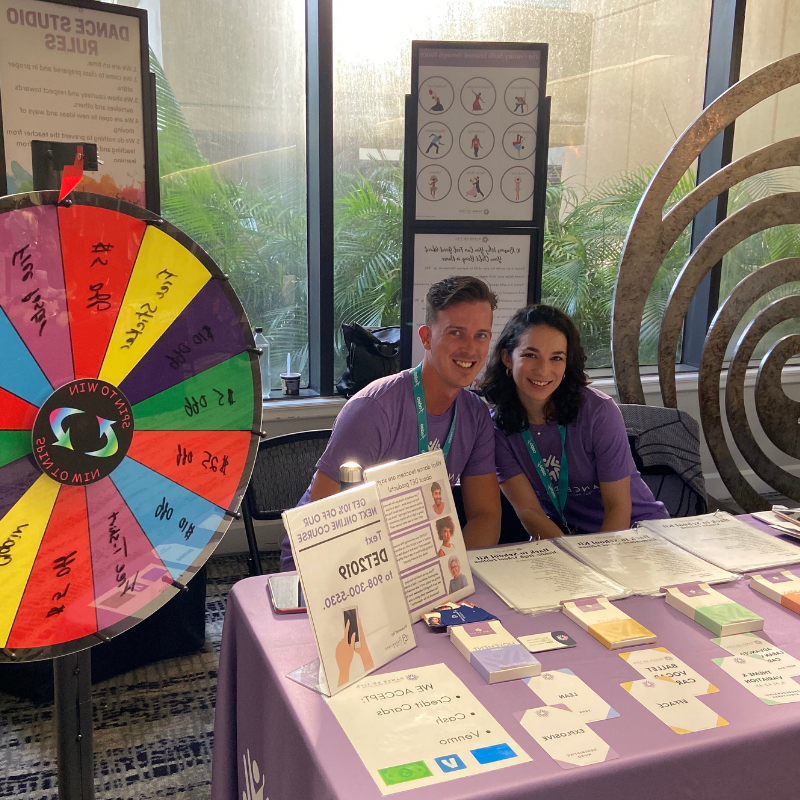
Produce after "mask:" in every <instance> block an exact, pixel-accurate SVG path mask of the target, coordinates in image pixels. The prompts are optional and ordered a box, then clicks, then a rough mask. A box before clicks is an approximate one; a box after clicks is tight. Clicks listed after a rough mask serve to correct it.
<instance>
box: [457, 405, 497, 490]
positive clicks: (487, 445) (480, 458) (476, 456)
mask: <svg viewBox="0 0 800 800" xmlns="http://www.w3.org/2000/svg"><path fill="white" fill-rule="evenodd" d="M476 399H477V398H476ZM478 402H479V403H480V407H479V408H478V411H477V415H476V417H477V418H476V419H475V427H476V429H477V430H476V434H475V444H474V445H473V446H472V452H471V453H470V454H469V458H468V459H467V463H466V464H465V465H464V469H463V470H461V474H462V475H491V474H492V473H493V472H494V471H495V468H494V425H492V418H491V417H490V416H489V409H488V408H486V406H485V404H484V402H483V400H478Z"/></svg>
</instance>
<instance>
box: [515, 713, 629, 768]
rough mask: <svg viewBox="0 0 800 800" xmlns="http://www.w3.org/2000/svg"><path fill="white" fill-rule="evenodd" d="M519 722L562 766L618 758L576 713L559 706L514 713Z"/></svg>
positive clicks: (572, 766) (573, 765)
mask: <svg viewBox="0 0 800 800" xmlns="http://www.w3.org/2000/svg"><path fill="white" fill-rule="evenodd" d="M514 716H515V717H516V718H517V720H518V721H519V724H520V725H522V727H523V728H525V730H526V731H527V732H528V733H529V734H530V735H531V736H532V737H533V738H534V740H535V741H536V743H537V744H538V745H539V746H540V747H541V748H542V749H543V750H544V751H545V752H546V753H547V754H548V755H549V756H550V757H551V758H552V759H553V760H554V761H555V762H556V764H558V765H559V766H560V767H561V768H562V769H574V768H575V767H584V766H586V765H588V764H597V763H600V762H602V761H611V760H613V759H615V758H619V756H618V755H617V753H615V752H614V751H613V750H612V749H611V747H610V746H609V744H608V743H607V742H605V741H603V739H602V738H601V737H600V736H598V735H597V734H596V733H595V732H594V731H593V730H592V729H591V728H590V727H589V726H588V725H587V721H586V719H584V718H582V717H581V715H580V714H576V713H575V712H574V711H570V710H568V709H566V708H564V707H563V706H544V707H543V708H532V709H530V710H528V711H524V712H521V713H519V714H514Z"/></svg>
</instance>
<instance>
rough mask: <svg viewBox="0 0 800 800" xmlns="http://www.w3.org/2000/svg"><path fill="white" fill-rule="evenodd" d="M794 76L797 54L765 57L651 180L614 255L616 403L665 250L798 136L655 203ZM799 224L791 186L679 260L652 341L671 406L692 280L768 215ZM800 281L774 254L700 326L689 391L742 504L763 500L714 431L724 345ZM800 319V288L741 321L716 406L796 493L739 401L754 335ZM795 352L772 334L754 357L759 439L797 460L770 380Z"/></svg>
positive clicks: (773, 480)
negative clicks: (672, 200)
mask: <svg viewBox="0 0 800 800" xmlns="http://www.w3.org/2000/svg"><path fill="white" fill-rule="evenodd" d="M798 83H800V54H795V55H792V56H789V57H788V58H784V59H781V60H780V61H776V62H775V63H773V64H770V65H769V66H767V67H764V69H761V70H759V71H758V72H756V73H754V74H753V75H750V76H749V77H747V78H745V79H743V80H741V81H739V82H738V83H737V84H735V85H734V86H732V87H731V88H730V89H728V90H727V91H726V92H725V93H724V94H722V95H721V96H720V97H719V98H718V99H717V100H715V101H714V102H713V103H711V105H709V106H708V107H707V108H706V109H705V110H704V111H703V113H702V114H700V116H699V117H698V118H697V119H696V120H695V121H694V122H693V123H692V124H691V125H690V126H689V127H688V128H687V129H686V131H685V132H684V133H683V134H682V135H681V137H680V138H679V139H678V141H677V142H676V143H675V145H674V146H673V148H672V149H671V150H670V152H669V153H668V154H667V157H666V158H665V159H664V162H663V163H662V164H661V166H660V167H659V169H658V171H657V172H656V174H655V175H654V177H653V180H652V181H651V182H650V185H649V186H648V188H647V191H646V192H645V194H644V196H643V197H642V200H641V202H640V204H639V208H638V209H637V211H636V215H635V217H634V219H633V222H632V224H631V228H630V231H629V232H628V238H627V241H626V242H625V247H624V250H623V253H622V258H621V260H620V267H619V274H618V276H617V282H616V286H615V289H614V305H613V312H612V335H611V339H612V353H613V365H614V378H615V381H616V385H617V393H618V397H619V400H620V402H621V403H640V404H644V402H645V399H644V391H643V389H642V383H641V379H640V377H639V336H640V330H641V321H642V314H643V312H644V307H645V302H646V300H647V296H648V294H649V292H650V289H651V287H652V285H653V281H654V280H655V277H656V273H657V272H658V270H659V267H661V265H662V263H663V261H664V259H665V257H666V256H667V254H668V253H669V250H670V248H671V247H672V246H673V245H674V244H675V242H676V241H677V239H678V237H679V236H680V234H681V233H682V231H684V230H685V229H686V227H687V226H688V225H689V224H690V223H691V222H692V220H693V219H694V217H695V216H696V215H697V214H698V213H699V212H700V211H701V209H703V208H704V207H705V206H706V205H707V204H708V203H709V202H711V201H712V200H714V198H716V197H718V196H719V195H720V194H722V193H723V192H725V191H727V190H728V189H730V188H731V187H733V186H735V185H736V184H738V183H740V182H741V181H743V180H745V179H746V178H749V177H751V176H753V175H757V174H760V173H763V172H767V171H769V170H774V169H779V168H781V167H793V166H800V137H793V138H791V139H785V140H783V141H780V142H775V143H774V144H770V145H768V146H767V147H763V148H761V149H760V150H756V151H755V152H753V153H750V154H748V155H746V156H743V157H742V158H740V159H738V160H737V161H734V162H733V163H731V164H729V165H728V166H726V167H725V168H724V169H721V170H720V171H719V172H717V173H715V174H714V175H712V176H711V177H709V178H708V179H707V180H705V181H703V182H702V183H700V184H699V185H698V186H697V187H696V188H695V189H694V190H693V191H692V192H690V193H689V194H688V195H687V196H686V197H684V198H683V199H682V200H681V201H680V202H679V203H677V204H676V205H675V206H674V207H673V208H672V209H671V210H670V211H669V213H667V214H666V215H665V216H664V215H663V211H664V205H665V203H666V202H667V200H668V198H669V196H670V194H671V193H672V191H673V190H674V189H675V187H676V185H677V184H678V181H679V180H680V179H681V177H682V176H683V175H684V174H685V173H686V171H687V170H688V169H689V168H690V167H691V165H692V163H693V162H694V161H695V159H696V158H697V157H698V156H699V155H700V153H701V151H702V150H703V148H705V147H706V145H708V144H709V143H710V142H711V141H712V140H713V139H714V138H715V137H716V136H718V135H719V134H720V133H722V131H723V130H724V129H725V128H726V127H728V125H730V124H731V123H733V122H734V121H735V120H736V119H737V118H738V117H740V116H741V115H742V114H743V113H744V112H745V111H747V110H748V109H750V108H752V107H753V106H755V105H756V104H758V103H760V102H761V101H762V100H765V99H766V98H768V97H771V96H772V95H775V94H777V93H778V92H781V91H783V90H784V89H788V88H789V87H791V86H795V85H796V84H798ZM792 223H800V192H785V193H783V194H776V195H772V196H770V197H765V198H763V199H760V200H756V201H754V202H752V203H750V204H749V205H747V206H745V207H744V208H742V209H741V210H739V211H737V212H736V213H734V214H732V215H731V216H730V217H728V218H727V219H725V220H723V221H722V222H720V223H719V224H718V225H717V226H716V227H715V228H714V230H712V231H711V233H709V234H708V236H706V237H705V239H704V240H703V241H702V243H701V244H700V245H699V246H698V247H697V249H696V250H695V251H694V253H692V254H691V256H690V257H689V259H688V260H687V261H686V264H685V265H684V267H683V269H682V270H681V273H680V275H679V276H678V279H677V281H676V282H675V286H674V287H673V289H672V293H671V294H670V298H669V302H668V304H667V308H666V312H665V314H664V318H663V320H662V323H661V330H660V334H659V342H658V374H659V378H660V384H661V397H662V401H663V403H664V405H665V406H667V407H670V408H677V397H676V391H675V354H676V349H677V346H678V340H679V337H680V334H681V330H682V328H683V322H684V318H685V316H686V312H687V310H688V308H689V304H690V303H691V301H692V298H693V296H694V294H695V291H696V290H697V288H698V287H699V286H700V283H701V282H702V280H703V278H705V276H706V275H707V274H708V273H709V272H710V271H711V269H712V268H713V266H714V265H715V264H717V263H718V262H719V261H720V260H721V259H722V257H723V256H724V255H725V254H726V253H727V252H728V251H729V250H731V249H732V248H733V247H735V246H736V245H737V244H739V243H740V242H743V241H744V240H745V239H747V238H748V237H749V236H752V235H753V234H756V233H759V232H761V231H764V230H767V229H769V228H772V227H775V226H778V225H787V224H792ZM798 280H800V258H783V259H780V260H779V261H774V262H772V263H770V264H767V265H766V266H764V267H761V268H760V269H758V270H757V271H755V272H753V273H752V274H750V275H748V276H747V277H746V278H745V279H743V280H742V281H741V282H740V283H739V284H738V285H737V286H736V287H735V289H734V290H733V291H732V292H731V293H730V295H729V296H728V298H727V299H726V300H725V302H724V303H723V304H722V305H721V306H720V308H719V310H718V312H717V314H716V316H715V317H714V321H713V322H712V324H711V327H710V328H709V331H708V334H707V336H706V339H705V343H704V345H703V354H702V358H701V362H700V370H699V380H698V392H699V401H700V417H701V424H702V428H703V432H704V434H705V437H706V442H707V443H708V447H709V449H710V451H711V455H712V457H713V459H714V463H715V464H716V465H717V469H718V470H719V474H720V477H721V478H722V480H723V481H724V483H725V485H726V486H727V487H728V490H729V491H730V493H731V496H732V497H733V499H734V500H735V501H736V502H737V503H739V505H741V506H742V508H744V509H745V510H746V511H759V510H765V509H768V508H769V507H770V506H769V504H768V503H767V502H766V501H765V500H764V499H763V498H761V497H760V496H759V495H758V493H757V492H756V491H755V489H754V488H753V487H752V486H751V485H750V484H749V483H748V481H747V480H746V479H745V477H744V476H743V475H742V474H741V472H740V471H739V469H738V467H737V466H736V464H735V462H734V459H733V456H732V455H731V452H730V449H729V448H728V445H727V442H726V440H725V431H724V429H723V424H722V413H721V408H720V400H719V385H720V383H719V382H720V373H721V370H722V366H723V360H724V357H725V351H726V349H727V345H728V342H729V340H730V339H731V337H732V336H733V334H734V331H735V329H736V326H737V323H739V322H740V321H741V320H742V318H743V317H744V315H745V313H746V312H747V311H748V309H750V308H751V307H752V305H753V303H755V302H756V301H757V300H758V299H759V298H761V297H763V296H764V295H766V294H767V293H768V292H770V291H772V290H773V289H775V288H777V287H779V286H782V285H784V284H787V283H790V282H792V281H798ZM793 318H800V297H798V296H789V297H784V298H782V299H780V300H777V301H775V302H774V303H771V304H770V305H768V306H767V307H766V308H765V309H764V310H763V311H761V312H760V313H759V314H758V315H757V316H756V317H755V318H754V319H753V321H752V322H751V323H750V324H749V325H748V326H747V328H746V329H745V331H744V333H743V334H742V335H741V337H740V338H739V341H738V342H737V344H736V348H735V356H734V358H733V360H732V362H731V364H730V367H729V369H728V375H727V381H726V384H725V412H726V415H727V418H728V424H729V427H730V430H731V433H732V435H733V439H734V441H735V443H736V447H737V448H738V449H739V451H740V452H741V454H742V455H743V456H744V458H745V459H746V461H747V463H748V464H749V465H750V466H751V468H752V469H753V471H754V472H755V473H756V475H758V476H759V477H760V478H761V479H762V480H763V481H765V482H766V483H767V484H769V485H770V486H771V487H772V488H774V489H775V490H777V491H779V492H781V493H782V494H784V495H787V496H788V497H790V498H792V499H793V500H795V501H797V502H800V478H798V477H796V476H794V475H792V474H790V473H788V472H786V471H785V470H783V469H781V468H780V467H779V466H777V465H776V464H774V463H772V461H771V460H770V459H769V457H768V456H767V455H766V454H765V453H764V451H763V450H762V449H761V448H760V447H759V445H758V443H757V442H756V440H755V437H754V436H753V433H752V431H751V429H750V425H749V423H748V420H747V415H746V413H745V407H744V380H745V373H746V370H747V366H748V362H749V360H750V358H751V356H752V355H753V352H754V350H755V348H756V346H757V344H758V343H759V341H760V340H761V339H762V338H763V337H764V335H765V334H766V333H767V332H769V331H770V330H771V329H772V328H774V327H775V326H776V325H777V324H778V323H780V322H783V321H785V320H788V319H793ZM797 354H800V335H798V334H794V335H791V336H786V337H784V338H782V339H781V340H780V341H778V342H777V343H776V344H775V345H774V346H773V347H772V348H771V349H770V350H769V352H768V353H767V354H766V356H764V358H763V359H762V360H761V363H760V366H759V368H758V375H757V378H756V384H755V404H756V410H757V414H758V419H759V422H760V423H761V427H762V428H763V430H764V433H765V434H766V435H767V437H768V438H769V439H770V441H771V442H772V443H773V444H774V445H775V446H776V447H778V448H779V449H780V450H782V451H783V452H785V453H787V454H788V455H790V456H792V457H794V458H800V403H798V402H797V401H795V400H792V399H791V398H789V397H787V396H786V394H785V393H784V391H783V389H782V387H781V370H782V369H783V366H784V365H785V364H786V362H787V361H788V360H789V359H790V358H791V357H792V356H794V355H797Z"/></svg>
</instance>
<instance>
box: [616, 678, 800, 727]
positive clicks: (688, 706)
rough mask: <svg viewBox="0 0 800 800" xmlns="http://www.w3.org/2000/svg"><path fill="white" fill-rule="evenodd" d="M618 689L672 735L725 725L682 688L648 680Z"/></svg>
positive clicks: (711, 711) (715, 714)
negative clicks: (672, 733) (652, 716)
mask: <svg viewBox="0 0 800 800" xmlns="http://www.w3.org/2000/svg"><path fill="white" fill-rule="evenodd" d="M620 686H622V688H623V689H624V690H625V691H626V692H629V693H630V695H631V697H635V698H636V699H637V700H638V701H639V702H640V703H641V704H642V705H643V706H644V707H645V708H646V709H647V710H648V711H649V712H650V713H651V714H655V716H657V717H658V718H659V719H660V720H661V721H662V722H663V723H664V724H665V725H669V727H670V728H672V730H673V731H675V733H680V734H685V733H696V732H697V731H707V730H710V729H712V728H721V727H724V726H725V725H727V724H728V721H727V720H725V719H723V718H722V717H721V716H720V715H719V714H717V712H716V711H714V710H712V709H710V708H709V707H708V706H707V705H705V703H703V702H702V701H701V700H698V699H697V697H695V696H694V695H693V694H692V693H691V691H690V690H689V689H688V687H686V686H678V685H677V684H675V683H669V682H668V681H656V680H653V679H651V678H643V679H642V680H638V681H628V682H627V683H621V684H620ZM798 688H800V687H798Z"/></svg>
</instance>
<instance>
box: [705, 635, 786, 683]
mask: <svg viewBox="0 0 800 800" xmlns="http://www.w3.org/2000/svg"><path fill="white" fill-rule="evenodd" d="M711 641H712V642H714V644H718V645H719V646H720V647H721V648H722V649H723V650H727V651H728V652H729V653H730V654H731V655H732V656H747V657H749V658H757V659H759V660H761V661H766V662H767V663H768V664H769V665H770V667H772V668H773V669H775V670H776V671H777V672H779V673H780V674H781V675H783V676H784V677H785V678H797V677H800V661H798V660H797V659H796V658H795V657H794V656H790V655H789V654H788V653H784V652H783V650H781V649H780V647H778V646H777V645H774V644H772V642H768V641H767V640H766V639H764V637H763V636H759V635H758V634H757V633H736V634H734V635H733V636H721V637H720V638H719V639H712V640H711Z"/></svg>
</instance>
